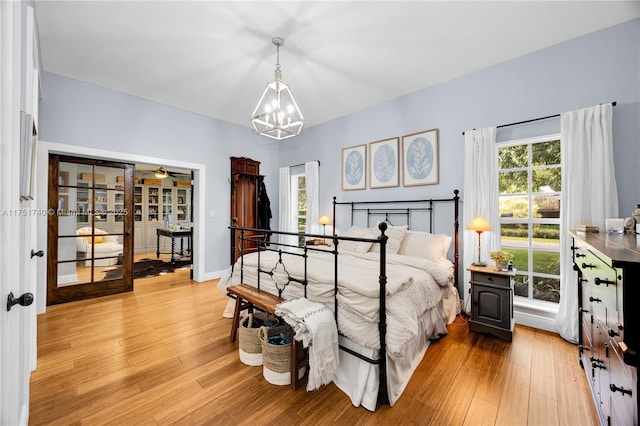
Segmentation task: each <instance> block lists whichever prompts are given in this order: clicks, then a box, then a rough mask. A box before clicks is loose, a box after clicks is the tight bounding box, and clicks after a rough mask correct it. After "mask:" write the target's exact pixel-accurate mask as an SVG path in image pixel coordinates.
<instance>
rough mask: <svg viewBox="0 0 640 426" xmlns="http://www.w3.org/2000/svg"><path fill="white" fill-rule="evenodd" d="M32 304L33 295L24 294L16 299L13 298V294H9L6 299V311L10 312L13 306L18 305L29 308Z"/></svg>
mask: <svg viewBox="0 0 640 426" xmlns="http://www.w3.org/2000/svg"><path fill="white" fill-rule="evenodd" d="M32 303H33V294H31V293H25V294H23V295H22V296H20V297H18V298H17V299H16V298H15V297H13V293H9V296H8V297H7V311H10V310H11V307H12V306H13V305H16V304H19V305H20V306H29V305H31V304H32Z"/></svg>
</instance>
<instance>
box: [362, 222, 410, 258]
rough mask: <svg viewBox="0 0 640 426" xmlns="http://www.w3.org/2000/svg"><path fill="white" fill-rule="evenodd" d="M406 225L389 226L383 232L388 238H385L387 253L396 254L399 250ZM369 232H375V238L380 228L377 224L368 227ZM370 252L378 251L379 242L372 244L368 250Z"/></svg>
mask: <svg viewBox="0 0 640 426" xmlns="http://www.w3.org/2000/svg"><path fill="white" fill-rule="evenodd" d="M407 228H408V226H407V225H404V226H389V227H388V228H387V230H386V231H385V232H384V233H385V235H386V236H387V237H389V239H388V240H387V253H392V254H396V253H398V250H400V244H401V243H402V240H403V239H404V234H405V233H406V232H407ZM369 229H370V230H371V232H374V233H375V238H377V237H378V236H379V235H380V229H378V227H377V226H374V227H372V228H369ZM369 251H371V252H372V253H379V252H380V244H373V245H372V246H371V249H370V250H369Z"/></svg>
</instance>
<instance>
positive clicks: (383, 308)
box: [378, 222, 389, 405]
mask: <svg viewBox="0 0 640 426" xmlns="http://www.w3.org/2000/svg"><path fill="white" fill-rule="evenodd" d="M378 229H380V236H379V237H378V240H379V241H380V322H379V324H378V329H379V331H380V354H379V355H378V358H379V362H380V364H378V371H379V372H380V383H379V384H378V386H379V387H378V404H381V405H389V393H388V392H387V303H386V299H387V267H386V265H387V240H388V239H389V237H387V236H386V235H385V234H384V231H386V230H387V223H386V222H381V223H380V224H379V225H378Z"/></svg>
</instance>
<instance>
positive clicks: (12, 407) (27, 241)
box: [0, 1, 37, 425]
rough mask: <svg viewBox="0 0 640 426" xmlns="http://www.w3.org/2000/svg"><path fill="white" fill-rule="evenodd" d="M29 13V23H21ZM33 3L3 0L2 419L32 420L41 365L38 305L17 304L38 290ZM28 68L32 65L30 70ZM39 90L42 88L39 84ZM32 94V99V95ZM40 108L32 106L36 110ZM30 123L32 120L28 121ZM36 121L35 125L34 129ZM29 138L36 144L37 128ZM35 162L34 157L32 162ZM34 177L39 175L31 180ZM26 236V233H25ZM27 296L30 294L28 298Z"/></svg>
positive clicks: (0, 46)
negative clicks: (32, 192) (29, 152)
mask: <svg viewBox="0 0 640 426" xmlns="http://www.w3.org/2000/svg"><path fill="white" fill-rule="evenodd" d="M23 13H26V15H27V19H26V23H27V25H26V27H23V26H22V25H21V23H22V14H23ZM33 36H34V19H33V9H32V8H31V7H27V6H26V5H25V4H23V3H22V2H5V1H0V152H1V155H0V182H2V185H0V342H2V343H0V424H2V425H5V424H6V425H26V424H27V423H28V420H29V378H30V375H31V371H32V368H33V367H34V366H35V306H34V305H33V304H31V305H30V306H25V307H23V306H20V304H16V305H14V306H12V307H11V308H10V309H9V307H8V303H7V299H8V296H9V294H13V296H14V297H15V298H19V297H20V296H21V295H22V294H24V293H28V292H33V289H34V288H35V285H34V282H33V281H34V280H35V273H34V272H35V269H34V265H32V263H31V256H30V252H31V243H32V238H33V234H32V232H31V230H32V229H35V228H34V225H35V220H36V217H35V214H36V212H34V211H33V210H32V205H34V202H33V201H32V200H23V201H21V199H20V195H21V193H22V192H23V190H24V188H21V177H22V176H24V175H23V174H22V172H23V171H24V164H23V163H22V162H21V153H20V149H21V146H25V145H24V144H23V143H21V137H20V136H21V114H20V110H21V97H22V96H24V98H23V100H24V103H25V104H27V105H28V106H26V107H25V109H26V110H27V111H29V110H30V109H31V108H32V107H33V106H32V105H31V102H30V100H31V99H32V97H31V96H30V94H31V89H32V87H28V89H27V86H31V84H32V82H33V80H32V79H31V78H32V72H31V71H32V70H33V69H32V68H28V67H27V66H26V64H27V63H28V64H31V66H33V63H32V62H30V61H29V60H27V61H26V63H25V66H24V67H22V66H21V65H22V63H21V58H22V56H21V48H20V46H21V43H22V37H26V42H27V43H26V45H27V47H28V52H26V53H27V57H30V58H31V59H33V50H31V49H32V48H33V42H34V39H33ZM27 70H28V71H27ZM36 90H37V89H36ZM27 99H29V101H27ZM33 112H34V111H31V115H32V116H33V114H32V113H33ZM24 127H25V128H26V126H24ZM32 129H33V126H31V129H30V130H32ZM23 142H25V143H28V144H29V146H30V147H31V143H32V131H29V132H27V133H25V138H24V139H23ZM29 164H31V163H29ZM31 182H34V180H31ZM25 237H26V238H25ZM23 300H25V299H23Z"/></svg>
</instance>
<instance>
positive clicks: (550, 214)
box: [532, 194, 560, 218]
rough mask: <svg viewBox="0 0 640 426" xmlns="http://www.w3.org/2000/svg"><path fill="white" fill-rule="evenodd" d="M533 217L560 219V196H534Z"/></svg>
mask: <svg viewBox="0 0 640 426" xmlns="http://www.w3.org/2000/svg"><path fill="white" fill-rule="evenodd" d="M532 207H533V217H544V218H558V217H560V195H559V194H549V195H546V194H544V195H534V196H533V206H532Z"/></svg>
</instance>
